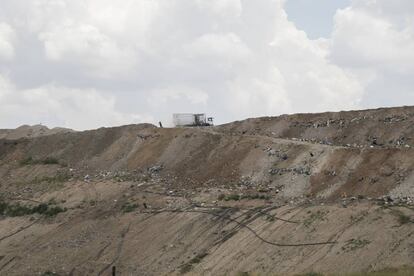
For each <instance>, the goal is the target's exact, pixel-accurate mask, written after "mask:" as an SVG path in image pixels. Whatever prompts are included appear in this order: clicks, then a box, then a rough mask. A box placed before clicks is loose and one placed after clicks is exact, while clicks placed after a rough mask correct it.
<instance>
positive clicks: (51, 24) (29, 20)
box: [0, 0, 414, 130]
mask: <svg viewBox="0 0 414 276" xmlns="http://www.w3.org/2000/svg"><path fill="white" fill-rule="evenodd" d="M400 105H414V1H412V0H392V1H390V0H255V1H251V0H168V1H166V0H123V1H113V0H88V1H84V0H29V1H28V0H1V2H0V128H15V127H18V126H20V125H22V124H39V123H41V124H44V125H47V126H49V127H57V126H59V127H68V128H73V129H76V130H85V129H93V128H99V127H104V126H105V127H109V126H117V125H123V124H135V123H144V122H148V123H154V124H156V123H158V122H159V121H162V122H163V124H164V125H165V126H170V125H171V123H172V114H173V113H207V114H208V115H209V116H212V117H214V118H215V123H216V124H221V123H226V122H231V121H235V120H242V119H246V118H249V117H259V116H277V115H280V114H286V113H289V114H290V113H298V112H301V113H302V112H323V111H339V110H353V109H365V108H376V107H386V106H400Z"/></svg>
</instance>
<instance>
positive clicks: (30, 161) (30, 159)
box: [19, 156, 35, 166]
mask: <svg viewBox="0 0 414 276" xmlns="http://www.w3.org/2000/svg"><path fill="white" fill-rule="evenodd" d="M34 162H35V161H34V160H33V157H31V156H29V157H27V158H25V159H23V160H20V162H19V163H20V165H21V166H28V165H33V164H34Z"/></svg>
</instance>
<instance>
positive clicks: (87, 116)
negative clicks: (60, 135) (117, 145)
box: [0, 75, 154, 130]
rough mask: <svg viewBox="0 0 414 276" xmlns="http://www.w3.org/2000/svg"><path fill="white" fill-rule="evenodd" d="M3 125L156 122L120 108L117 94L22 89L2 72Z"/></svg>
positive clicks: (85, 125)
mask: <svg viewBox="0 0 414 276" xmlns="http://www.w3.org/2000/svg"><path fill="white" fill-rule="evenodd" d="M0 106H1V109H0V125H2V126H8V127H11V126H13V125H14V126H16V125H21V124H37V123H43V124H47V125H49V126H62V127H71V128H75V129H80V130H83V129H90V128H98V127H102V126H113V125H122V124H131V123H143V122H154V119H153V118H152V117H151V116H149V115H140V114H134V113H125V112H120V111H118V110H117V108H116V98H115V97H114V96H105V95H104V94H103V93H102V92H99V91H96V90H94V89H87V90H81V89H71V88H66V87H60V86H56V85H52V84H50V85H46V86H42V87H39V88H35V89H28V90H19V89H17V88H16V87H15V86H14V85H13V84H11V83H10V81H9V80H7V79H6V78H5V77H2V76H1V75H0Z"/></svg>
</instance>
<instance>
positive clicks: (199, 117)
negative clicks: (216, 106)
mask: <svg viewBox="0 0 414 276" xmlns="http://www.w3.org/2000/svg"><path fill="white" fill-rule="evenodd" d="M173 123H174V125H175V126H176V127H202V126H212V125H213V118H212V117H207V116H206V114H191V113H180V114H173Z"/></svg>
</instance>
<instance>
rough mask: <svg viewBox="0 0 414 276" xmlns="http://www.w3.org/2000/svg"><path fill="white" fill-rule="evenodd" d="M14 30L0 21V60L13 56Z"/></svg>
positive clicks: (9, 58)
mask: <svg viewBox="0 0 414 276" xmlns="http://www.w3.org/2000/svg"><path fill="white" fill-rule="evenodd" d="M15 39H16V37H15V32H14V30H13V28H12V27H11V26H10V25H8V24H7V23H4V22H0V61H1V60H11V59H13V57H14V45H13V44H14V41H15Z"/></svg>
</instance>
